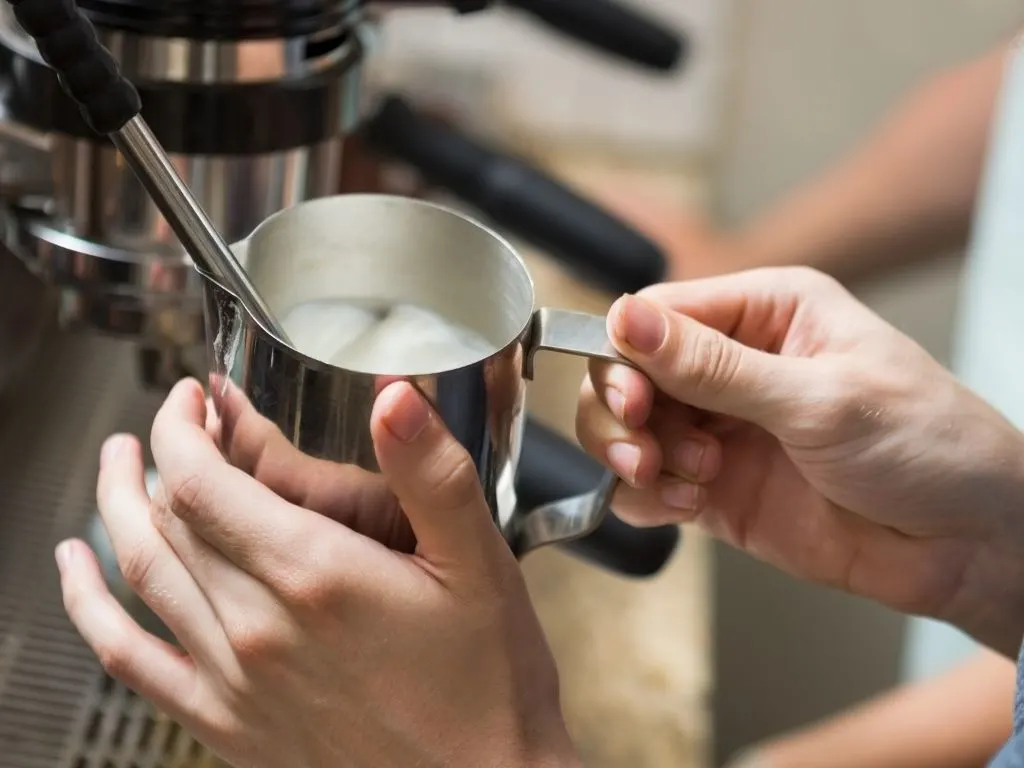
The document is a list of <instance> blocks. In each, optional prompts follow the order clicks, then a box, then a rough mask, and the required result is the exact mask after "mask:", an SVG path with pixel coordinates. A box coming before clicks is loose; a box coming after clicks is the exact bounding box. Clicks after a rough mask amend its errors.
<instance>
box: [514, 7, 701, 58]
mask: <svg viewBox="0 0 1024 768" xmlns="http://www.w3.org/2000/svg"><path fill="white" fill-rule="evenodd" d="M506 4H507V5H509V6H511V7H514V8H520V9H522V10H523V11H525V12H526V13H529V14H530V15H532V16H534V17H535V18H537V19H539V20H540V21H542V22H544V24H546V25H547V26H549V27H552V28H554V29H557V30H558V31H559V32H561V33H563V34H565V35H567V36H569V37H572V38H575V39H576V40H579V41H581V42H584V43H587V44H588V45H590V46H592V47H594V48H596V49H598V50H600V51H603V52H605V53H610V54H612V55H613V56H617V57H619V58H622V59H625V60H627V61H631V62H633V63H634V64H640V65H642V66H645V67H649V68H651V69H656V70H661V71H665V72H667V71H671V70H674V69H675V68H676V67H678V66H679V64H680V62H681V61H682V59H683V57H684V54H685V53H686V47H687V46H686V40H685V38H684V37H683V36H682V35H681V34H678V33H676V32H673V31H672V30H671V29H668V28H667V27H665V26H664V25H663V24H661V23H660V22H658V21H655V20H654V19H651V18H648V17H646V16H644V15H643V14H641V13H640V12H639V11H637V10H635V9H633V8H630V7H629V6H627V5H624V4H622V3H620V2H615V0H506Z"/></svg>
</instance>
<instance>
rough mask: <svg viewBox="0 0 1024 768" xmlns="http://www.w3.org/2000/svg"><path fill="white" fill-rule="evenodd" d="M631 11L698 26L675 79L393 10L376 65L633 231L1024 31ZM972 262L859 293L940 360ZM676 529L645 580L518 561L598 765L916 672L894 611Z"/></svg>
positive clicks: (770, 179) (562, 368)
mask: <svg viewBox="0 0 1024 768" xmlns="http://www.w3.org/2000/svg"><path fill="white" fill-rule="evenodd" d="M638 5H642V6H646V7H649V8H650V9H651V10H654V11H657V13H658V14H660V15H661V16H662V17H663V18H665V19H666V20H674V21H677V22H678V23H679V25H680V26H681V27H682V28H685V29H687V30H688V32H689V34H690V35H691V41H692V44H693V50H692V53H691V59H690V61H689V63H688V65H687V66H686V67H685V68H684V70H683V71H682V72H681V73H680V74H678V75H677V76H673V77H672V78H670V79H667V80H665V79H662V80H659V79H657V78H652V77H650V76H649V75H647V74H645V73H635V72H631V71H628V70H624V69H623V68H621V67H618V66H615V65H614V64H611V63H609V62H607V61H605V60H603V59H602V58H601V57H600V56H598V55H595V54H592V53H590V52H588V51H582V50H575V49H572V48H571V47H567V46H566V45H565V44H564V42H563V41H561V40H557V39H555V38H548V37H545V36H544V35H542V34H538V33H537V30H536V29H533V28H531V29H526V28H525V27H524V26H523V25H521V24H520V23H518V21H517V20H516V19H515V18H512V17H511V16H508V17H505V16H504V15H503V14H501V13H497V14H492V15H489V16H487V17H486V18H484V17H481V18H478V19H471V20H456V19H451V18H449V17H447V16H446V15H445V14H434V13H429V12H424V13H421V14H408V15H406V16H404V17H402V18H397V17H396V18H395V19H393V20H392V21H391V22H389V26H388V28H387V34H386V36H385V41H386V47H385V51H386V54H385V56H384V60H383V61H382V66H381V69H380V70H379V72H378V74H379V76H380V77H382V78H384V79H385V80H386V79H388V78H394V79H395V80H401V81H402V82H405V83H407V84H409V85H412V83H413V82H415V83H416V85H415V87H416V88H417V89H418V91H419V93H420V94H430V95H431V97H432V98H436V99H437V100H438V102H439V103H441V104H443V105H444V107H445V109H448V110H453V111H455V112H457V113H458V114H459V119H460V121H463V122H464V123H466V124H470V125H473V126H474V127H475V129H476V130H477V131H482V132H492V133H494V134H495V135H498V136H501V137H502V139H503V140H504V141H506V142H508V143H510V144H512V145H514V146H516V147H517V148H519V149H520V151H522V152H524V153H528V154H529V155H530V156H531V157H533V158H534V159H536V160H538V161H539V162H541V163H542V164H544V165H546V166H547V167H549V168H551V169H553V170H557V171H558V172H559V173H560V174H562V175H563V177H565V178H567V179H571V180H573V181H574V182H575V183H577V184H578V185H579V186H580V187H581V188H583V189H586V190H587V191H588V192H589V193H590V194H592V195H593V196H594V197H597V198H598V199H603V200H605V201H607V202H608V203H609V204H610V205H611V206H612V207H613V208H616V207H617V209H618V210H619V211H621V212H623V214H624V215H627V216H632V217H633V220H634V221H635V222H637V223H638V224H639V225H641V226H642V225H643V224H644V223H645V221H646V222H647V223H652V222H657V223H658V225H659V226H662V227H665V223H666V219H665V212H669V211H674V212H676V214H675V215H678V217H679V221H680V222H685V220H686V219H687V217H688V216H689V215H690V214H692V213H693V212H695V211H696V212H699V213H701V214H702V215H706V216H708V217H710V218H711V219H712V220H714V221H716V222H717V223H719V224H721V225H723V226H732V225H737V224H739V223H742V222H743V221H746V220H748V219H749V218H750V217H752V216H754V215H756V214H757V213H758V212H759V211H761V210H763V209H764V208H765V207H766V206H767V205H768V204H770V203H771V202H773V201H775V200H776V199H778V198H779V197H780V196H781V195H783V194H784V193H785V192H787V191H789V190H790V189H791V188H793V187H794V186H795V185H797V184H799V183H800V182H801V181H803V180H805V179H808V178H810V177H812V176H813V175H814V174H815V173H816V172H818V171H821V170H824V169H825V168H826V167H828V166H829V164H830V163H832V162H833V161H835V160H838V159H839V158H840V157H841V156H842V155H843V153H844V152H846V151H847V150H849V149H850V148H851V147H852V146H853V145H854V144H855V143H856V142H857V140H858V139H860V138H863V137H864V136H865V135H866V134H867V133H868V132H869V131H870V130H871V129H872V128H874V127H875V126H876V125H877V123H878V121H879V120H880V119H881V118H882V117H883V116H884V115H885V114H886V113H887V112H888V111H889V110H890V109H892V108H893V107H894V106H895V105H896V104H897V103H898V102H899V101H900V98H901V97H903V96H905V95H906V94H907V93H908V92H909V91H910V90H912V89H913V88H914V87H915V86H916V85H919V84H921V83H923V82H924V81H926V80H927V79H928V78H929V77H930V76H932V75H935V74H937V73H938V72H940V71H942V70H943V69H945V68H948V67H950V66H953V65H955V64H957V63H959V62H966V61H968V60H970V59H971V58H973V57H975V56H978V55H979V54H981V53H983V52H984V51H986V50H988V49H990V48H991V47H993V46H994V45H995V44H996V43H997V42H999V41H1000V40H1003V39H1005V38H1007V37H1008V36H1009V35H1012V34H1013V33H1014V32H1015V31H1016V30H1017V29H1019V28H1020V26H1021V25H1022V24H1024V6H1022V5H1021V3H1020V2H1018V1H1017V0H985V1H984V2H964V1H963V0H857V2H850V0H643V1H642V2H639V3H638ZM467 26H472V28H473V31H472V32H470V31H467V29H466V27H467ZM428 30H429V32H428ZM655 211H656V212H657V213H655ZM669 215H670V216H671V215H673V214H669ZM659 217H660V218H659ZM670 227H671V225H669V228H670ZM656 234H658V233H656ZM660 234H664V231H663V232H661V233H660ZM960 257H961V254H956V253H953V254H948V256H946V257H944V258H941V259H938V260H934V261H930V262H928V263H927V264H926V265H923V266H920V267H911V268H906V269H900V270H890V271H889V272H888V273H886V274H884V275H880V276H878V277H877V278H873V279H872V280H871V281H869V282H866V283H861V284H858V285H856V286H854V287H855V288H856V290H857V292H858V294H859V295H860V296H861V297H862V298H863V299H864V300H866V301H867V302H868V303H869V304H870V305H871V306H872V307H873V308H875V309H876V310H877V311H879V312H880V313H881V314H882V315H883V316H884V317H886V318H887V319H888V320H890V321H891V322H893V323H895V324H896V325H897V326H898V327H900V328H901V329H903V330H904V331H906V332H907V333H909V334H911V335H913V336H914V337H915V338H916V339H918V340H919V341H920V342H921V343H922V344H923V345H924V346H925V347H926V348H927V349H928V350H929V351H930V352H931V353H932V354H933V355H935V356H936V357H938V358H939V359H940V360H942V361H943V362H948V361H949V356H950V335H951V329H952V323H953V318H954V315H955V309H956V292H957V289H958V285H959V282H958V281H959V270H960V263H961V259H960ZM533 265H534V270H535V272H538V273H539V274H540V275H541V277H540V278H539V282H540V283H541V287H542V293H545V292H547V295H548V296H551V297H558V298H559V299H560V300H561V301H562V302H563V303H564V302H569V303H573V304H576V305H578V306H580V307H584V308H590V309H594V308H597V307H600V306H602V304H603V303H605V302H606V301H607V298H608V297H605V296H601V295H599V294H595V293H592V292H589V291H588V290H586V289H583V288H581V287H580V286H578V285H576V284H575V283H574V282H573V281H571V280H570V279H569V278H567V277H565V276H563V275H561V273H560V271H559V270H558V268H557V267H555V266H553V265H551V264H550V263H548V262H547V261H546V260H544V259H542V258H538V259H535V260H534V262H533ZM542 298H543V297H542ZM552 365H553V367H554V368H555V370H550V368H551V367H552V366H549V370H548V371H546V372H545V374H544V376H545V377H546V378H545V379H543V381H544V382H545V384H544V386H543V389H544V391H545V396H540V395H538V396H535V399H534V402H533V407H534V409H535V411H536V412H537V413H538V415H539V416H540V417H541V418H543V419H544V420H546V421H548V422H549V423H552V424H554V425H556V426H558V427H559V428H561V429H563V430H564V431H566V432H567V433H569V432H571V420H569V419H567V417H566V414H567V413H570V412H571V409H570V407H569V403H570V402H571V399H572V397H574V395H575V383H574V378H573V374H574V373H577V372H579V369H578V368H575V367H574V366H573V364H572V363H565V362H563V361H559V362H558V363H556V364H554V363H553V364H552ZM564 382H573V383H572V384H566V383H564ZM537 389H538V390H540V389H542V387H537ZM686 536H687V538H686V541H685V544H684V547H683V550H682V552H681V553H680V555H679V557H678V562H677V563H675V564H674V565H673V566H672V567H671V568H670V569H669V570H668V571H667V572H665V573H663V574H662V575H660V576H659V577H657V579H656V580H655V581H653V582H650V583H646V582H645V583H624V582H622V581H620V580H617V579H614V578H610V577H606V576H605V575H604V574H600V573H597V572H594V571H592V570H589V569H586V568H585V567H582V566H579V565H577V564H575V563H574V562H572V561H570V560H568V559H567V558H565V557H564V556H563V555H561V554H558V553H542V554H538V555H535V556H533V557H532V558H531V559H529V560H528V561H527V562H526V564H525V567H526V570H527V573H528V575H529V577H530V579H531V586H532V588H533V590H534V594H535V598H536V600H537V602H538V605H539V606H540V610H541V613H542V615H543V617H544V620H545V623H546V626H547V629H548V632H549V634H550V635H551V637H552V643H553V645H554V646H555V650H556V653H557V655H558V657H559V661H560V665H561V667H562V669H563V677H564V681H565V688H566V691H565V696H566V703H567V704H566V705H567V709H568V711H569V716H570V719H571V722H572V726H573V728H574V732H575V734H576V735H577V738H578V739H579V741H580V742H581V744H582V746H583V749H584V754H585V758H586V760H587V765H589V766H600V767H602V768H603V767H604V766H607V767H608V768H611V766H624V765H629V766H636V767H637V768H640V767H641V766H645V767H646V766H651V767H652V768H653V766H667V765H673V766H691V765H692V766H695V767H696V766H711V765H720V764H722V762H723V761H724V760H726V758H727V757H728V756H729V755H731V754H733V753H734V752H735V751H736V750H737V749H740V748H741V747H744V746H745V745H748V744H751V743H754V742H757V741H759V740H762V739H765V738H767V737H770V736H772V735H773V734H777V733H779V732H782V731H785V730H788V729H791V728H794V727H798V726H801V725H804V724H807V723H809V722H812V721H815V720H817V719H819V718H821V717H823V716H825V715H827V714H829V713H833V712H838V711H841V710H842V709H844V708H845V707H847V706H848V705H850V704H853V703H855V702H858V701H861V700H863V699H865V698H867V697H869V696H871V695H873V694H875V693H877V692H879V691H882V690H885V689H887V688H890V687H891V686H893V685H895V684H896V683H898V682H899V681H901V680H902V679H903V678H904V670H905V669H906V668H907V667H908V665H909V666H911V667H912V666H913V665H914V664H915V660H914V659H908V658H907V657H906V653H905V650H906V648H905V644H904V640H905V636H906V624H907V622H906V621H905V620H904V619H903V618H902V617H899V616H897V615H894V614H892V613H890V612H888V611H886V610H883V609H881V608H879V607H877V606H875V605H871V604H868V603H866V602H864V601H861V600H857V599H854V598H851V597H848V596H845V595H841V594H836V593H833V592H829V591H826V590H821V589H817V588H814V587H808V586H806V585H802V584H798V583H796V582H794V581H792V580H791V579H789V578H787V577H785V576H782V575H780V574H778V573H777V572H775V571H773V570H771V569H769V568H767V567H764V566H762V565H760V564H758V563H756V562H754V561H752V560H750V559H748V558H746V557H743V556H740V555H737V554H735V553H734V552H732V551H730V550H729V549H728V548H725V547H719V546H714V545H712V544H711V543H709V542H706V541H704V540H703V538H702V537H700V536H699V534H697V533H695V532H691V531H687V532H686ZM957 642H962V641H957V640H955V639H952V640H951V639H950V638H949V637H948V636H939V637H938V638H936V639H935V640H934V641H933V643H934V644H937V645H938V646H939V647H932V646H928V644H927V643H925V644H923V645H919V646H917V647H916V651H915V652H916V653H919V654H920V653H924V654H926V655H928V654H931V655H933V656H939V657H941V656H942V655H943V653H944V652H947V653H949V654H952V653H954V651H955V650H956V649H947V648H943V647H941V646H942V644H943V643H945V644H949V643H953V644H956V643H957Z"/></svg>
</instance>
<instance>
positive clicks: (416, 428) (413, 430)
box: [384, 391, 430, 443]
mask: <svg viewBox="0 0 1024 768" xmlns="http://www.w3.org/2000/svg"><path fill="white" fill-rule="evenodd" d="M428 421H430V411H429V410H427V404H426V403H424V402H423V398H422V397H420V395H419V393H417V392H415V391H410V392H408V393H405V394H404V395H403V396H402V397H401V398H399V399H398V402H397V403H396V404H394V406H393V407H392V408H391V410H390V412H389V413H388V414H387V416H386V417H385V418H384V424H385V425H386V426H387V428H388V431H389V432H391V434H393V435H394V436H395V437H396V438H397V439H398V440H400V441H401V442H403V443H411V442H412V441H413V440H415V439H416V438H417V437H419V436H420V434H421V433H422V432H423V430H424V429H426V427H427V422H428Z"/></svg>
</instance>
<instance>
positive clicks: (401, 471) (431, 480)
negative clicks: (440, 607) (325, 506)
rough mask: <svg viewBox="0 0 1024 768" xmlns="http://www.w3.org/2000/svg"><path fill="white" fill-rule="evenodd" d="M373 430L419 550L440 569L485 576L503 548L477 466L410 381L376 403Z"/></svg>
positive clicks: (379, 454)
mask: <svg viewBox="0 0 1024 768" xmlns="http://www.w3.org/2000/svg"><path fill="white" fill-rule="evenodd" d="M370 429H371V432H372V435H373V441H374V447H375V449H376V453H377V462H378V464H380V468H381V471H382V472H383V473H384V476H385V477H386V478H387V480H388V484H389V485H390V486H391V489H392V490H393V491H394V493H395V495H396V496H397V497H398V500H399V502H401V505H402V508H403V509H404V510H405V514H406V516H407V517H408V518H409V523H410V524H411V526H412V530H413V533H414V534H415V535H416V540H417V543H418V546H417V551H418V552H419V553H420V554H421V555H422V556H423V557H424V558H425V559H426V560H427V561H429V562H430V563H431V564H433V565H434V566H439V567H442V568H453V569H454V568H459V567H462V568H465V567H467V566H468V567H470V568H471V569H475V570H477V571H480V570H485V569H486V568H487V567H488V564H489V563H490V562H491V561H493V559H494V558H495V553H496V551H497V548H498V546H499V545H500V546H501V547H502V548H504V543H503V542H502V540H501V536H500V535H499V533H498V529H497V527H496V526H495V525H494V523H493V521H492V519H491V513H490V509H489V508H488V506H487V502H486V500H485V498H484V494H483V489H482V487H481V485H480V479H479V476H478V474H477V469H476V466H475V465H474V463H473V460H472V459H471V458H470V456H469V454H468V453H467V452H466V450H465V449H464V448H463V447H462V446H461V445H460V444H459V443H458V441H456V440H455V438H454V437H452V435H451V433H450V432H449V431H448V430H447V429H446V428H445V426H444V424H443V423H442V422H441V420H440V419H439V418H438V416H437V414H436V413H434V411H433V409H431V408H430V407H429V406H428V405H427V402H426V401H425V400H424V399H423V397H422V396H421V395H420V393H419V392H417V391H416V390H415V389H414V388H413V387H412V385H410V384H408V383H407V382H398V383H395V384H391V385H390V386H388V387H387V388H386V389H385V390H384V391H383V392H382V393H381V394H380V396H379V397H378V398H377V401H376V403H375V404H374V408H373V414H372V416H371V421H370ZM505 551H506V552H507V551H508V550H507V548H505Z"/></svg>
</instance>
